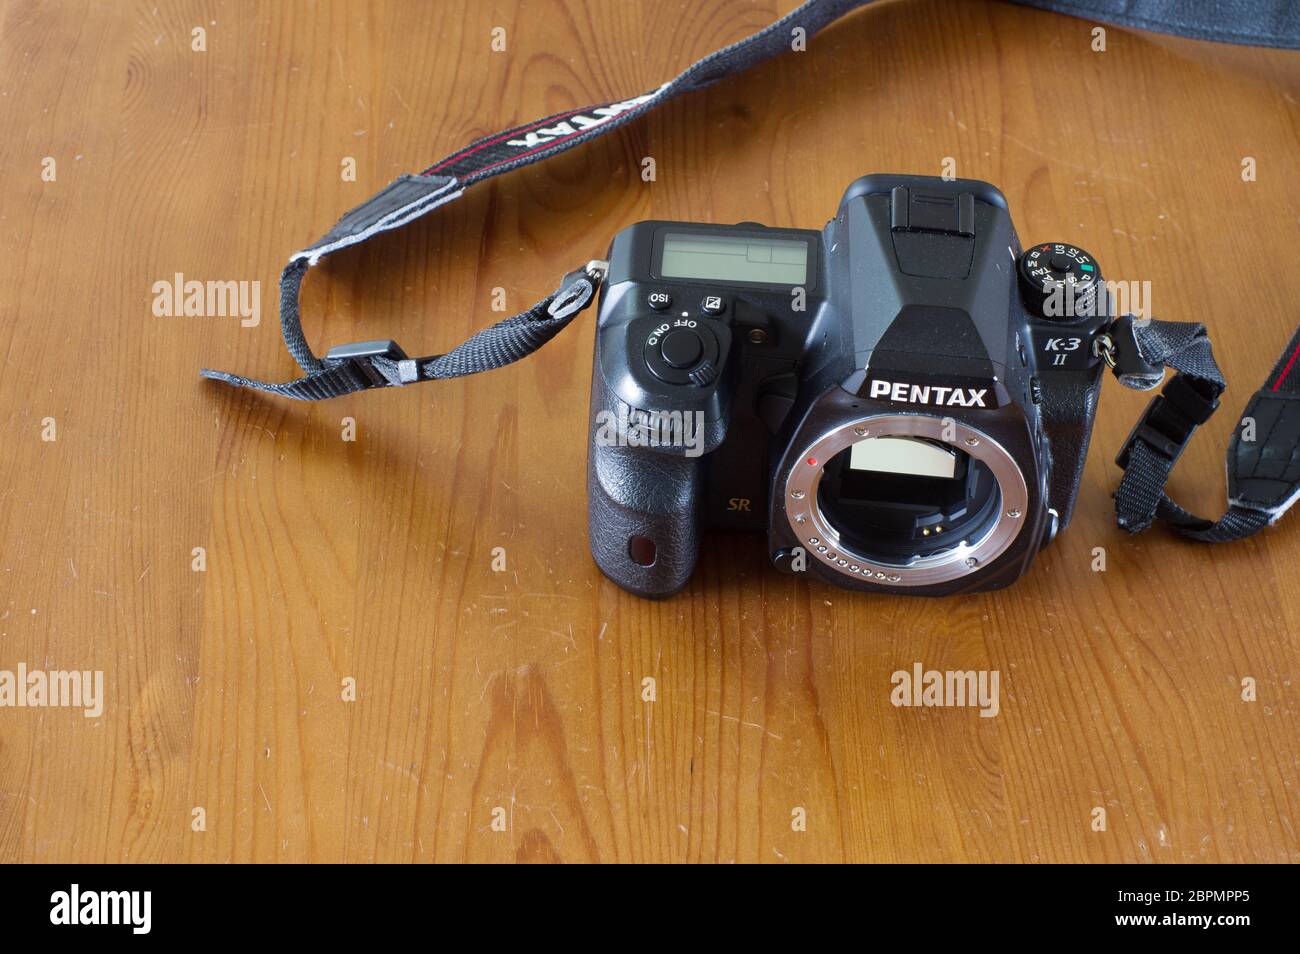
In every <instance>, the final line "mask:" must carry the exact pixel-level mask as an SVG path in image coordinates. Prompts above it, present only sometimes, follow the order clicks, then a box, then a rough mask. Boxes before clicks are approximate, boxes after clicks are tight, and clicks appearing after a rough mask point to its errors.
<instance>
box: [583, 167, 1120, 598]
mask: <svg viewBox="0 0 1300 954" xmlns="http://www.w3.org/2000/svg"><path fill="white" fill-rule="evenodd" d="M1105 302H1106V296H1105V288H1104V284H1103V282H1102V280H1101V275H1100V273H1099V271H1098V268H1097V264H1096V262H1095V260H1094V259H1093V258H1092V257H1091V256H1090V255H1088V254H1087V253H1086V252H1084V251H1083V250H1081V249H1079V248H1077V247H1076V246H1073V245H1068V244H1065V243H1047V244H1042V245H1037V246H1033V247H1031V248H1030V249H1028V250H1027V251H1022V249H1021V246H1020V243H1019V239H1018V238H1017V236H1016V232H1015V228H1014V226H1013V224H1012V221H1011V216H1010V213H1009V212H1008V210H1007V203H1006V200H1005V198H1004V197H1003V196H1002V193H1001V192H999V191H998V190H997V189H996V188H994V187H993V186H991V185H989V184H987V183H984V182H979V181H974V180H960V179H957V180H945V179H939V178H931V177H923V176H906V175H871V176H865V177H863V178H861V179H858V180H857V181H855V182H854V183H852V184H851V185H850V186H849V188H848V189H847V190H846V191H845V193H844V197H843V198H842V199H841V201H840V205H839V210H838V212H837V213H836V215H835V217H834V218H833V219H832V220H831V221H830V222H828V223H827V224H826V227H825V228H824V229H823V230H822V231H821V232H816V231H810V230H798V229H773V228H767V227H764V226H762V225H758V224H755V223H748V222H746V223H741V224H738V225H732V226H717V225H703V224H696V223H686V222H660V221H652V222H639V223H637V224H635V225H632V226H630V227H629V228H627V229H624V230H623V231H622V232H620V233H619V234H618V235H617V236H615V238H614V241H613V244H612V246H611V248H610V253H609V272H608V277H607V281H606V284H605V287H604V290H603V292H602V296H601V301H600V314H599V320H598V327H597V332H596V353H595V362H594V367H593V374H592V391H591V408H592V418H591V448H590V457H589V466H588V495H589V516H590V528H589V529H590V540H591V549H592V553H593V555H594V557H595V559H596V562H597V563H598V564H599V566H600V568H601V569H602V570H603V571H604V573H605V574H606V575H607V576H609V577H610V579H612V580H614V581H615V582H616V583H618V584H619V585H620V586H621V587H623V588H624V589H626V590H629V591H631V592H633V593H637V594H640V595H642V596H647V597H660V596H667V595H670V594H672V593H674V592H676V591H678V590H679V589H681V588H682V587H683V586H684V585H685V584H686V583H687V581H688V580H689V578H690V575H691V573H692V571H693V570H694V567H695V563H696V559H697V556H698V552H699V545H700V538H701V535H702V533H703V532H704V531H705V530H707V529H711V528H722V529H737V530H755V531H765V532H766V533H767V535H768V547H769V553H770V554H771V558H772V560H773V562H774V563H775V564H776V566H777V567H778V568H780V569H783V570H787V571H791V572H806V573H811V574H813V575H815V576H818V577H820V578H822V579H824V580H826V581H828V582H831V583H833V584H835V585H837V586H844V587H850V588H854V589H863V590H884V591H889V592H896V593H908V594H917V595H932V596H933V595H943V594H948V593H956V592H967V591H975V590H984V589H992V588H996V587H1001V586H1005V585H1007V584H1008V583H1010V582H1012V581H1013V580H1015V579H1016V578H1017V577H1019V576H1020V575H1021V574H1022V573H1024V572H1025V571H1026V569H1027V568H1028V566H1029V563H1030V561H1031V560H1032V559H1033V557H1034V555H1035V554H1036V553H1037V552H1038V551H1039V549H1041V548H1042V547H1043V546H1045V545H1046V544H1047V543H1048V542H1050V541H1051V539H1052V538H1053V536H1054V535H1055V534H1056V532H1057V531H1058V530H1060V529H1062V528H1064V527H1065V526H1066V525H1067V524H1068V523H1069V520H1070V515H1071V512H1072V511H1073V508H1074V501H1075V497H1076V494H1077V493H1078V488H1079V480H1080V477H1081V475H1082V471H1083V463H1084V458H1085V456H1086V453H1087V448H1088V441H1089V436H1090V433H1091V429H1092V422H1093V417H1094V415H1095V413H1096V408H1097V396H1098V391H1099V386H1100V379H1101V371H1102V367H1103V364H1102V361H1101V359H1100V358H1099V357H1098V356H1097V354H1096V349H1094V346H1093V342H1094V339H1095V338H1096V336H1097V335H1098V334H1099V333H1100V332H1101V331H1102V330H1104V328H1105V327H1106V324H1107V319H1106V312H1107V308H1106V304H1105Z"/></svg>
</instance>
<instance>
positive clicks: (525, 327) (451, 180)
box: [200, 0, 1300, 540]
mask: <svg viewBox="0 0 1300 954" xmlns="http://www.w3.org/2000/svg"><path fill="white" fill-rule="evenodd" d="M873 2H875V0H808V2H806V3H804V4H803V5H802V6H799V7H798V8H796V9H795V10H793V11H791V12H790V13H789V14H787V15H786V16H784V17H781V18H780V19H779V20H777V21H775V22H774V23H772V24H771V25H770V26H767V27H765V28H764V29H762V30H759V31H758V32H757V33H754V34H752V35H751V36H749V37H747V38H745V39H743V40H740V41H738V42H736V43H733V44H731V45H730V46H726V47H723V48H722V49H720V50H717V51H715V52H714V53H711V54H709V55H708V56H706V57H704V58H703V59H701V60H699V61H698V62H696V63H694V64H693V65H692V66H690V67H688V68H687V69H686V70H685V71H683V72H682V73H680V74H678V75H677V76H676V77H675V78H674V79H671V80H669V81H668V82H667V83H664V84H663V85H662V86H660V87H658V88H657V89H654V90H651V91H650V92H648V93H644V94H642V95H640V96H634V97H632V98H630V99H622V100H613V101H609V102H605V103H599V104H596V105H593V106H587V107H584V108H582V109H571V110H565V111H563V112H559V113H554V114H552V115H550V116H546V117H544V118H542V119H539V120H536V121H534V122H530V123H524V124H523V125H519V126H515V127H513V128H511V129H507V130H505V131H504V132H500V133H496V134H494V135H490V136H484V137H483V138H481V139H477V140H475V141H474V142H472V143H470V144H469V145H467V146H465V147H464V148H463V149H461V150H459V151H457V152H455V153H452V154H451V155H450V156H447V157H446V158H445V159H442V160H440V161H439V162H436V163H434V164H433V165H431V166H429V167H428V168H427V169H425V170H424V171H423V172H421V173H419V174H418V175H404V176H401V177H400V178H398V179H395V180H394V181H393V182H391V183H389V184H388V186H386V187H385V188H384V189H383V190H382V191H380V192H378V193H377V194H375V195H374V196H372V197H371V198H369V199H367V200H366V201H365V202H362V203H361V204H360V205H358V206H356V207H355V208H353V209H352V210H350V211H349V212H347V213H346V214H345V215H344V216H343V217H342V218H340V219H339V221H338V222H337V223H336V224H335V225H334V227H333V228H331V229H330V230H329V231H328V232H327V233H326V234H325V235H324V236H322V237H321V238H320V239H319V240H318V241H316V242H314V243H312V244H311V245H309V246H307V247H306V248H304V249H302V250H301V251H299V252H295V253H294V254H293V255H292V256H291V257H290V259H289V263H288V265H287V266H286V267H285V269H284V271H283V273H282V274H281V276H280V326H281V333H282V334H283V336H284V342H285V346H286V347H287V348H288V350H289V353H290V354H291V355H293V357H294V359H295V360H296V361H297V362H298V365H299V366H300V367H301V368H302V370H303V376H302V377H299V378H296V379H294V380H291V381H286V382H280V383H273V382H266V381H258V380H254V379H252V378H247V377H243V376H241V375H237V374H230V373H228V372H225V371H213V370H209V369H203V370H202V371H201V372H200V373H201V374H202V375H203V376H204V377H207V378H211V379H213V380H216V381H221V382H223V383H225V384H230V385H234V386H236V387H242V388H251V389H254V390H258V391H265V392H269V393H271V394H276V395H279V396H281V397H288V398H295V399H298V400H304V401H319V400H324V399H327V398H333V397H340V396H342V395H345V394H351V393H354V392H357V391H366V390H371V389H374V388H386V387H400V386H405V385H408V384H414V383H417V382H420V381H436V380H442V379H444V378H454V377H461V376H464V375H469V374H477V373H479V372H482V371H489V370H492V369H495V368H500V367H503V366H505V365H507V364H511V363H513V362H515V361H518V360H520V359H521V358H524V357H526V356H528V355H530V354H532V353H533V352H535V351H536V350H537V349H539V348H540V347H542V346H543V345H544V344H546V342H548V341H550V340H551V338H553V337H555V335H557V334H558V333H559V332H560V331H561V330H563V329H564V327H565V326H567V325H568V324H569V322H570V321H572V320H573V318H574V317H575V316H577V315H578V314H579V313H580V312H581V311H582V310H583V309H585V308H587V307H588V306H589V305H590V304H591V303H592V301H593V300H594V299H595V293H596V290H597V288H598V287H599V285H600V282H601V281H602V280H603V279H604V275H605V263H603V262H590V263H588V265H587V266H585V267H584V268H580V269H576V270H574V271H572V272H569V273H568V274H567V275H565V276H564V278H563V279H562V280H561V282H560V284H559V287H558V288H557V289H556V290H555V291H554V292H552V293H551V294H550V295H547V296H546V297H545V298H543V299H542V300H541V301H539V302H537V304H535V305H533V306H532V307H531V308H529V309H527V310H526V311H523V312H521V313H520V314H517V315H515V316H513V317H511V318H507V319H506V320H504V321H501V322H498V323H497V324H495V325H493V326H491V327H489V328H486V329H484V330H482V331H480V332H478V333H477V334H475V335H473V336H471V337H470V338H469V339H467V340H466V341H465V342H463V343H462V344H460V345H459V346H457V347H456V348H454V349H452V350H451V351H449V352H447V353H445V354H435V355H429V356H427V357H422V358H410V357H408V356H407V354H406V352H405V351H403V349H402V348H401V347H400V346H399V345H398V344H397V343H396V342H394V341H391V340H376V341H361V342H355V343H352V344H346V345H341V346H338V347H335V348H332V349H330V350H329V352H327V353H326V354H325V355H324V357H317V356H316V354H315V353H314V352H313V351H312V349H311V346H310V345H309V344H308V342H307V339H306V336H305V335H304V333H303V329H302V319H301V315H300V313H299V308H300V293H301V289H302V283H303V279H304V278H305V277H306V274H307V271H308V269H310V268H312V267H313V266H315V265H317V264H319V263H320V262H321V261H322V260H323V259H325V258H326V257H328V256H330V255H333V254H334V253H336V252H339V251H341V250H343V249H345V248H350V247H351V246H354V245H359V244H361V243H363V242H367V241H369V240H370V239H372V238H374V237H375V236H377V235H380V234H383V233H384V232H390V231H393V230H395V229H399V228H402V227H403V226H405V225H408V224H409V223H411V222H413V221H415V220H416V219H418V218H421V217H423V216H425V215H428V214H429V213H430V212H432V211H433V210H434V209H437V208H440V207H441V206H443V205H446V204H447V203H449V202H452V201H455V200H456V199H458V198H460V197H461V196H462V195H463V194H464V192H465V190H466V189H467V188H469V187H470V186H472V185H474V184H476V183H478V182H482V181H483V180H486V179H490V178H493V177H495V176H498V175H502V174H504V173H507V172H511V171H513V170H515V169H520V168H523V167H524V166H527V165H531V164H533V163H536V162H541V161H542V160H544V159H548V158H550V157H551V156H554V155H558V154H559V153H561V152H564V151H566V150H569V149H572V148H574V147H575V146H579V145H582V144H583V143H585V142H587V141H589V140H591V139H594V138H596V137H597V136H601V135H604V134H606V133H608V132H611V131H612V130H614V129H617V128H618V127H620V126H623V125H626V124H627V123H629V122H632V121H633V120H635V119H637V118H638V117H640V116H641V115H642V114H644V113H646V112H648V111H649V110H651V109H653V108H654V107H656V106H658V105H660V104H661V103H665V102H667V101H668V100H670V99H673V98H675V97H677V96H680V95H682V94H685V93H689V92H693V91H695V90H698V89H703V88H704V87H706V86H709V85H711V84H712V83H715V82H717V81H718V80H720V79H723V78H725V77H728V76H731V75H733V74H736V73H739V72H742V71H744V70H746V69H748V68H749V67H751V66H754V65H756V64H758V63H761V62H763V61H765V60H768V59H771V58H772V57H774V56H777V55H778V54H780V53H784V52H786V51H787V50H790V49H792V48H795V46H796V44H797V42H798V41H799V40H800V39H801V38H802V40H804V41H806V40H808V39H811V38H812V37H813V36H814V35H815V34H816V33H817V32H818V31H820V30H821V29H822V28H823V27H825V26H827V25H828V24H830V23H832V22H833V21H835V20H838V19H839V18H840V17H842V16H845V15H846V14H848V13H851V12H852V11H854V10H856V9H858V8H859V7H863V6H867V5H869V4H871V3H873ZM1015 2H1017V3H1021V4H1024V5H1027V6H1035V7H1041V8H1043V9H1047V10H1054V11H1056V12H1059V13H1065V14H1070V15H1074V16H1080V17H1087V18H1090V19H1094V20H1099V21H1103V22H1107V23H1115V24H1119V25H1122V26H1130V27H1135V28H1138V29H1144V30H1156V31H1160V32H1165V33H1173V34H1179V35H1183V36H1189V37H1195V38H1198V39H1208V40H1218V41H1223V42H1229V43H1249V44H1253V45H1260V46H1277V47H1286V48H1292V49H1294V48H1298V47H1300V6H1297V5H1296V4H1295V3H1294V2H1292V0H1257V2H1254V3H1253V4H1252V6H1251V10H1250V15H1249V16H1242V15H1241V11H1240V10H1238V9H1237V6H1238V5H1237V4H1223V3H1220V2H1218V0H1186V2H1184V3H1180V4H1171V3H1169V2H1168V0H1015ZM1122 320H1123V319H1121V321H1122ZM1117 324H1118V323H1117ZM1189 328H1198V329H1200V330H1199V332H1195V333H1192V332H1190V331H1187V330H1186V329H1189ZM1175 329H1183V330H1181V331H1176V330H1175ZM1134 335H1135V337H1134V342H1135V345H1134V347H1130V348H1128V349H1124V348H1123V347H1122V346H1121V347H1120V348H1119V350H1118V352H1117V353H1119V354H1121V355H1138V354H1141V355H1142V357H1143V359H1144V360H1145V361H1147V362H1149V364H1148V368H1147V370H1148V373H1147V374H1145V376H1144V375H1143V374H1140V373H1130V374H1128V380H1127V381H1125V382H1124V383H1126V384H1128V385H1129V386H1138V385H1137V382H1139V381H1142V380H1144V381H1146V382H1147V383H1146V386H1147V387H1152V386H1155V385H1157V384H1158V383H1159V376H1157V375H1156V373H1155V367H1156V365H1157V363H1158V364H1159V369H1160V371H1159V374H1161V375H1162V374H1163V368H1164V365H1165V364H1168V365H1169V366H1170V367H1172V368H1174V369H1175V371H1176V372H1177V373H1176V374H1175V376H1174V377H1173V379H1171V381H1170V383H1169V385H1168V386H1167V387H1166V388H1165V392H1164V394H1162V395H1161V396H1160V397H1157V398H1156V400H1155V401H1153V402H1152V406H1151V407H1150V408H1148V410H1147V413H1146V415H1144V417H1143V421H1141V422H1139V427H1138V428H1136V429H1135V431H1134V436H1131V437H1130V439H1129V441H1128V443H1127V444H1126V446H1125V452H1124V453H1123V454H1122V455H1121V456H1122V457H1123V458H1124V462H1123V463H1122V464H1121V466H1124V467H1125V476H1124V481H1123V482H1122V483H1121V486H1120V490H1119V492H1118V493H1117V494H1116V505H1117V509H1118V516H1119V520H1120V523H1121V526H1124V527H1126V529H1130V530H1132V531H1134V532H1137V531H1138V530H1142V529H1145V528H1146V527H1147V526H1149V525H1150V523H1151V521H1152V519H1154V518H1159V519H1161V520H1164V521H1166V522H1169V523H1171V524H1172V525H1173V526H1175V527H1176V528H1177V529H1179V530H1180V531H1181V532H1183V533H1185V534H1187V535H1189V536H1193V537H1196V538H1197V539H1205V540H1211V539H1236V538H1237V537H1240V536H1245V535H1247V534H1248V533H1253V532H1254V530H1257V529H1259V527H1260V526H1264V525H1266V524H1267V523H1268V522H1270V520H1271V519H1276V516H1277V515H1279V514H1280V513H1281V511H1282V510H1285V509H1286V507H1287V506H1289V505H1290V503H1291V502H1292V501H1293V500H1294V494H1292V495H1291V496H1289V497H1288V498H1286V500H1285V502H1284V503H1278V501H1277V500H1276V499H1275V498H1276V497H1277V494H1276V493H1268V492H1265V491H1264V490H1262V489H1260V488H1259V487H1257V486H1256V483H1257V481H1256V479H1255V478H1254V477H1251V476H1249V475H1250V474H1252V473H1254V471H1253V470H1251V468H1254V469H1255V470H1260V469H1261V468H1263V469H1265V470H1268V468H1275V466H1276V465H1277V464H1278V463H1279V460H1280V458H1279V456H1278V455H1279V454H1281V453H1282V452H1283V451H1284V450H1286V447H1285V446H1284V445H1283V444H1282V443H1281V437H1280V436H1279V437H1277V438H1276V440H1277V441H1278V443H1276V444H1268V443H1267V441H1266V442H1265V448H1264V450H1268V448H1270V447H1271V448H1272V450H1271V451H1270V452H1269V453H1267V454H1265V453H1263V452H1261V453H1260V454H1259V455H1258V459H1256V458H1252V457H1250V454H1249V451H1242V450H1240V442H1239V441H1238V440H1237V437H1234V451H1233V452H1232V453H1230V455H1229V464H1230V467H1229V470H1230V478H1231V476H1232V474H1233V473H1234V471H1233V467H1232V464H1233V461H1234V460H1237V461H1238V469H1237V471H1236V472H1238V473H1239V474H1240V475H1241V476H1240V477H1239V480H1238V482H1237V484H1238V486H1237V491H1238V493H1237V494H1236V496H1234V499H1233V501H1232V505H1231V507H1230V509H1229V511H1228V514H1227V515H1225V516H1224V517H1223V518H1222V519H1221V520H1219V521H1217V522H1210V521H1205V520H1201V519H1199V518H1197V517H1194V516H1192V515H1191V514H1189V513H1187V512H1186V511H1184V510H1183V509H1182V508H1181V507H1178V505H1177V504H1175V503H1174V502H1173V501H1172V500H1170V499H1169V498H1168V497H1166V496H1165V495H1164V490H1163V488H1164V485H1165V482H1166V481H1167V479H1168V476H1169V471H1170V470H1171V469H1172V467H1173V464H1174V461H1175V460H1177V457H1178V454H1179V453H1181V451H1182V446H1183V445H1184V444H1185V443H1186V441H1187V439H1188V438H1189V437H1190V436H1191V432H1192V431H1193V430H1195V427H1196V426H1197V425H1199V424H1200V423H1202V422H1203V421H1204V419H1205V418H1208V416H1209V413H1213V407H1210V409H1209V411H1208V412H1205V411H1204V409H1205V406H1207V405H1206V404H1204V403H1198V402H1197V401H1195V400H1192V399H1191V398H1190V397H1188V395H1189V394H1195V395H1198V396H1200V395H1209V394H1210V392H1213V396H1212V397H1209V398H1205V399H1203V400H1206V401H1208V402H1209V404H1212V405H1213V406H1217V402H1218V394H1219V393H1220V392H1221V391H1222V390H1223V376H1222V374H1221V373H1220V372H1219V370H1218V367H1217V365H1215V364H1214V359H1213V357H1212V356H1211V355H1210V353H1209V342H1208V340H1207V339H1205V336H1204V329H1203V328H1200V326H1199V325H1196V326H1184V325H1177V324H1176V323H1169V322H1152V323H1151V324H1150V325H1149V326H1147V327H1145V328H1143V329H1141V330H1138V329H1136V328H1135V329H1134ZM1297 335H1298V336H1300V331H1298V332H1297ZM1294 343H1295V342H1293V344H1294ZM1284 357H1285V356H1284ZM1292 364H1294V355H1293V356H1292V358H1291V359H1290V362H1289V363H1288V364H1287V366H1286V368H1285V372H1286V373H1284V374H1282V376H1281V378H1280V379H1279V380H1278V381H1275V382H1274V386H1273V388H1272V389H1270V390H1269V391H1268V392H1267V394H1268V395H1272V396H1271V397H1267V398H1266V399H1261V395H1263V394H1265V392H1264V391H1261V392H1259V393H1257V394H1256V398H1255V400H1254V401H1252V404H1251V408H1252V409H1256V410H1257V411H1258V413H1259V415H1260V420H1261V421H1271V422H1272V424H1270V425H1269V427H1268V429H1267V433H1268V434H1270V435H1274V434H1277V435H1281V434H1284V433H1289V434H1292V435H1293V436H1294V432H1295V431H1296V430H1297V428H1296V427H1295V417H1296V412H1295V411H1294V410H1292V408H1293V405H1291V404H1289V403H1279V402H1281V401H1282V400H1283V399H1282V398H1279V397H1277V393H1278V384H1279V383H1282V382H1287V384H1288V386H1287V388H1286V389H1285V394H1286V395H1291V396H1294V395H1293V394H1292V390H1291V389H1292V387H1296V385H1293V384H1291V383H1290V382H1291V378H1292V377H1293V376H1290V372H1291V365H1292ZM1295 376H1300V374H1298V375H1295ZM1121 380H1122V381H1124V376H1121ZM1180 382H1181V383H1180ZM1198 399H1199V398H1198ZM1162 401H1163V403H1161V402H1162ZM1157 404H1160V407H1159V409H1158V410H1157ZM1257 404H1258V407H1256V405H1257ZM1284 409H1285V410H1290V413H1289V414H1284V413H1283V411H1284ZM1202 413H1204V417H1199V415H1200V414H1202ZM1179 415H1182V416H1181V417H1180V416H1179ZM1183 417H1186V418H1187V419H1188V420H1189V421H1192V423H1191V424H1190V426H1188V427H1187V428H1186V433H1185V434H1184V433H1183V424H1184V421H1183ZM1144 428H1145V429H1144ZM1162 428H1163V429H1162ZM1166 432H1168V433H1171V434H1173V438H1170V437H1169V436H1168V434H1167V433H1166ZM1155 435H1162V438H1161V439H1157V438H1156V436H1155ZM1174 438H1181V439H1174ZM1162 440H1163V443H1162V442H1161V441H1162ZM1171 441H1172V442H1171ZM1298 441H1300V438H1296V439H1293V440H1292V441H1291V443H1290V444H1289V445H1286V446H1289V448H1290V457H1289V459H1288V460H1289V465H1288V466H1289V468H1290V469H1289V470H1287V471H1286V472H1287V473H1291V472H1292V471H1294V469H1295V447H1296V443H1297V442H1298ZM1234 454H1235V455H1236V456H1235V457H1234ZM1262 472H1263V471H1261V473H1262ZM1268 473H1272V470H1268ZM1260 479H1265V478H1260ZM1278 479H1279V480H1280V479H1281V478H1278ZM1275 482H1276V481H1275ZM1292 483H1293V484H1294V483H1295V481H1294V480H1293V481H1292ZM1270 506H1271V507H1273V508H1274V509H1273V510H1270V509H1268V508H1269V507H1270ZM1261 508H1263V509H1261ZM1266 517H1268V518H1269V519H1265V518H1266ZM1261 521H1262V522H1261Z"/></svg>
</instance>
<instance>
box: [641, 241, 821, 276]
mask: <svg viewBox="0 0 1300 954" xmlns="http://www.w3.org/2000/svg"><path fill="white" fill-rule="evenodd" d="M659 271H660V277H661V278H701V279H705V280H711V281H719V282H754V283H755V284H758V285H802V284H804V283H805V282H806V281H807V280H808V244H807V243H806V242H799V241H795V240H792V239H774V238H759V237H756V236H749V235H735V234H730V235H728V234H718V235H710V234H708V233H707V232H669V233H667V234H666V235H664V245H663V257H662V260H661V262H660V265H659Z"/></svg>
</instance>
